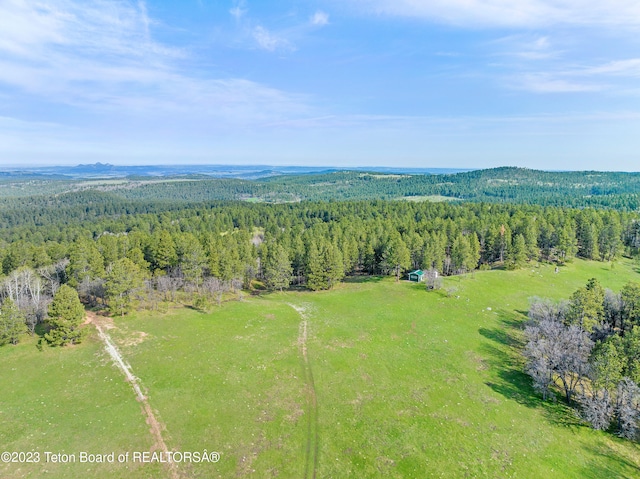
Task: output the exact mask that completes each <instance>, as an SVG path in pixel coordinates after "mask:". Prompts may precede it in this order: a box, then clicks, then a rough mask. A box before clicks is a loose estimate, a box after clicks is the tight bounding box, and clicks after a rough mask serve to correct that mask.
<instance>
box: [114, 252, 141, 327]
mask: <svg viewBox="0 0 640 479" xmlns="http://www.w3.org/2000/svg"><path fill="white" fill-rule="evenodd" d="M143 285H144V275H143V272H142V271H140V268H138V265H136V264H135V263H134V262H133V261H131V260H130V259H129V258H122V259H120V260H118V261H116V262H115V263H113V265H112V266H111V270H110V271H109V273H108V274H107V281H106V283H105V289H106V297H107V301H108V303H109V310H110V311H111V313H114V314H120V315H121V316H124V314H125V313H128V312H130V311H131V309H132V308H133V306H134V303H135V297H134V295H135V293H136V291H139V290H142V288H143Z"/></svg>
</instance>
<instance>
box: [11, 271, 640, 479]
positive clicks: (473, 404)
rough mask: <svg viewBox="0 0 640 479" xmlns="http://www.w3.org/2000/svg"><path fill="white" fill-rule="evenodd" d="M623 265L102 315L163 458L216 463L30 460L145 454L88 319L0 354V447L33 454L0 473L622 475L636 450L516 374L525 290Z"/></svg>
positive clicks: (556, 287)
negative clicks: (81, 330) (212, 456)
mask: <svg viewBox="0 0 640 479" xmlns="http://www.w3.org/2000/svg"><path fill="white" fill-rule="evenodd" d="M591 277H596V278H598V279H599V280H600V282H601V283H602V285H603V286H604V287H607V288H611V289H613V290H616V291H617V290H619V289H620V288H621V287H622V285H623V284H624V283H625V282H627V281H628V280H630V279H635V280H638V279H639V278H640V275H639V274H638V271H637V265H636V264H634V263H632V262H630V261H628V260H623V261H620V262H618V263H616V265H615V268H613V269H612V268H611V266H610V265H609V264H608V263H601V262H586V261H581V260H576V261H574V262H573V263H571V264H569V265H567V266H566V267H563V268H561V269H560V272H559V273H554V266H551V265H541V266H530V267H528V268H525V269H522V270H519V271H500V270H493V271H484V272H476V273H475V274H473V275H471V274H469V275H466V276H463V277H460V276H456V277H450V278H446V279H445V282H444V288H443V289H442V290H440V291H430V292H427V291H425V289H424V285H419V284H413V283H409V282H406V281H401V282H398V283H396V282H395V281H394V279H393V278H377V277H370V278H369V277H366V278H365V277H363V278H351V279H350V280H348V281H347V282H345V283H343V284H341V285H340V286H339V287H338V288H337V289H335V290H333V291H327V292H306V291H305V292H302V291H291V292H284V293H272V294H265V295H262V296H250V297H245V299H244V300H243V301H232V302H227V303H224V304H223V305H222V306H221V307H213V308H212V309H211V310H210V311H209V312H203V311H199V310H196V309H192V308H183V307H180V308H175V309H171V310H170V311H169V312H168V313H156V312H139V313H135V314H132V315H130V316H125V317H122V318H120V317H117V318H114V320H113V322H112V323H111V322H108V321H105V322H104V323H103V324H104V325H105V330H106V331H107V333H108V334H109V335H110V337H111V338H112V340H113V341H114V343H115V344H116V345H117V347H118V349H119V350H120V352H121V353H122V356H123V358H124V360H125V361H126V362H127V363H128V364H129V365H130V366H131V370H132V372H133V374H134V375H135V376H137V378H138V379H139V383H140V385H141V388H142V390H143V392H144V393H145V395H146V397H147V401H148V404H149V405H150V406H151V408H152V409H153V412H154V414H155V417H156V418H157V420H158V421H159V423H160V424H161V425H162V427H163V430H162V436H163V439H164V442H165V443H166V446H167V447H168V449H169V450H173V451H182V452H184V451H203V450H204V449H207V451H209V452H211V451H215V452H219V453H220V460H219V461H218V462H215V463H210V462H206V463H193V462H192V463H184V462H183V463H180V464H178V465H177V467H176V468H174V469H171V468H168V467H167V466H166V464H160V463H158V462H152V463H140V462H132V461H130V460H128V461H126V462H123V463H117V461H116V462H115V463H107V464H87V463H79V462H76V463H66V464H60V463H52V462H48V463H47V462H46V461H45V460H44V459H45V458H44V453H45V452H46V451H47V452H56V453H58V452H60V453H67V454H78V453H79V452H80V451H87V452H91V453H110V452H115V454H116V456H117V455H118V454H119V453H126V452H133V451H149V450H150V449H152V448H154V447H156V448H157V447H158V445H157V444H154V437H153V435H152V434H151V433H150V432H149V425H148V424H146V422H145V421H146V417H145V414H144V411H143V406H142V404H141V403H140V402H139V401H137V399H136V395H135V393H134V391H133V389H132V387H131V385H130V384H128V383H127V382H126V381H125V379H124V376H123V375H122V373H121V371H120V370H118V369H117V368H116V367H115V366H114V364H113V362H112V360H111V358H110V356H109V355H108V354H107V352H106V351H105V350H104V347H103V344H102V342H101V341H100V339H99V337H98V335H97V333H96V331H95V329H94V327H93V326H92V325H88V326H87V327H88V328H91V334H90V336H89V338H88V339H87V340H86V341H85V342H84V343H82V344H81V345H78V346H73V347H66V348H62V349H60V348H58V349H54V348H49V347H45V348H44V349H43V351H39V350H38V349H37V348H36V342H37V338H33V339H32V340H25V341H23V342H22V343H21V344H20V345H18V346H15V347H3V348H1V349H0V364H2V388H1V389H0V443H1V444H3V446H4V447H5V448H6V450H8V451H36V452H39V453H40V456H41V458H40V461H39V462H37V463H31V464H14V463H2V464H0V477H3V478H22V477H32V478H36V477H50V478H66V477H88V478H94V477H95V478H101V477H104V478H106V477H123V478H124V477H127V478H129V477H130V478H152V477H153V478H156V477H168V478H170V477H200V478H210V477H221V478H227V477H265V478H269V477H282V478H290V477H300V478H312V477H317V478H338V477H353V478H364V477H385V478H386V477H392V478H393V477H395V478H407V477H415V478H425V477H491V478H494V477H521V478H527V477H531V478H538V477H563V478H565V477H576V478H578V477H579V478H583V477H593V478H602V477H638V475H640V447H639V446H638V445H636V444H633V443H631V442H628V441H624V440H621V439H618V438H616V437H615V436H613V435H611V434H607V433H602V432H597V431H593V430H591V429H590V428H588V427H587V426H584V425H582V424H581V422H580V420H579V419H578V418H576V417H575V416H574V414H573V412H572V410H570V409H569V408H567V407H565V406H564V404H563V403H562V402H561V401H559V402H556V403H553V402H542V400H541V398H540V397H539V396H538V395H536V394H535V393H534V391H533V389H532V387H531V382H530V380H529V378H528V377H527V376H526V375H525V374H524V373H523V372H522V359H521V357H520V354H519V348H520V347H521V340H522V330H521V327H522V323H523V321H524V320H525V318H526V313H527V307H528V301H529V298H530V297H532V296H541V297H551V298H555V299H560V298H567V297H569V295H570V294H571V293H572V292H573V291H574V290H575V289H577V288H578V287H580V286H583V285H584V284H585V283H586V281H587V280H588V279H589V278H591Z"/></svg>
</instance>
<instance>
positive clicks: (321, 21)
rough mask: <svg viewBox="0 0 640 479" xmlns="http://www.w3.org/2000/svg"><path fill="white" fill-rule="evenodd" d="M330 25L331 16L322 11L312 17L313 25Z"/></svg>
mask: <svg viewBox="0 0 640 479" xmlns="http://www.w3.org/2000/svg"><path fill="white" fill-rule="evenodd" d="M328 23H329V14H328V13H325V12H323V11H321V10H318V11H317V12H316V13H314V14H313V15H312V16H311V24H312V25H317V26H324V25H327V24H328Z"/></svg>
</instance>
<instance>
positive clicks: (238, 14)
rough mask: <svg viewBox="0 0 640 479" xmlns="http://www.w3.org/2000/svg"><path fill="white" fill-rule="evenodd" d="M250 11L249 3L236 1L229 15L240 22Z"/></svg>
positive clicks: (241, 0)
mask: <svg viewBox="0 0 640 479" xmlns="http://www.w3.org/2000/svg"><path fill="white" fill-rule="evenodd" d="M248 11H249V9H248V8H247V2H246V1H245V0H234V2H233V7H231V9H230V10H229V13H230V14H231V16H232V17H234V18H235V19H236V20H238V21H239V20H240V19H241V18H242V17H244V16H245V15H246V14H247V12H248Z"/></svg>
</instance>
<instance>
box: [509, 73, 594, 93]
mask: <svg viewBox="0 0 640 479" xmlns="http://www.w3.org/2000/svg"><path fill="white" fill-rule="evenodd" d="M516 87H517V88H519V89H523V90H528V91H531V92H534V93H582V92H593V91H601V90H604V89H606V88H607V87H606V86H605V85H601V84H591V83H580V82H577V81H573V80H568V79H564V78H557V77H554V76H552V75H547V74H525V75H522V76H521V77H520V78H518V82H517V85H516Z"/></svg>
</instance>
